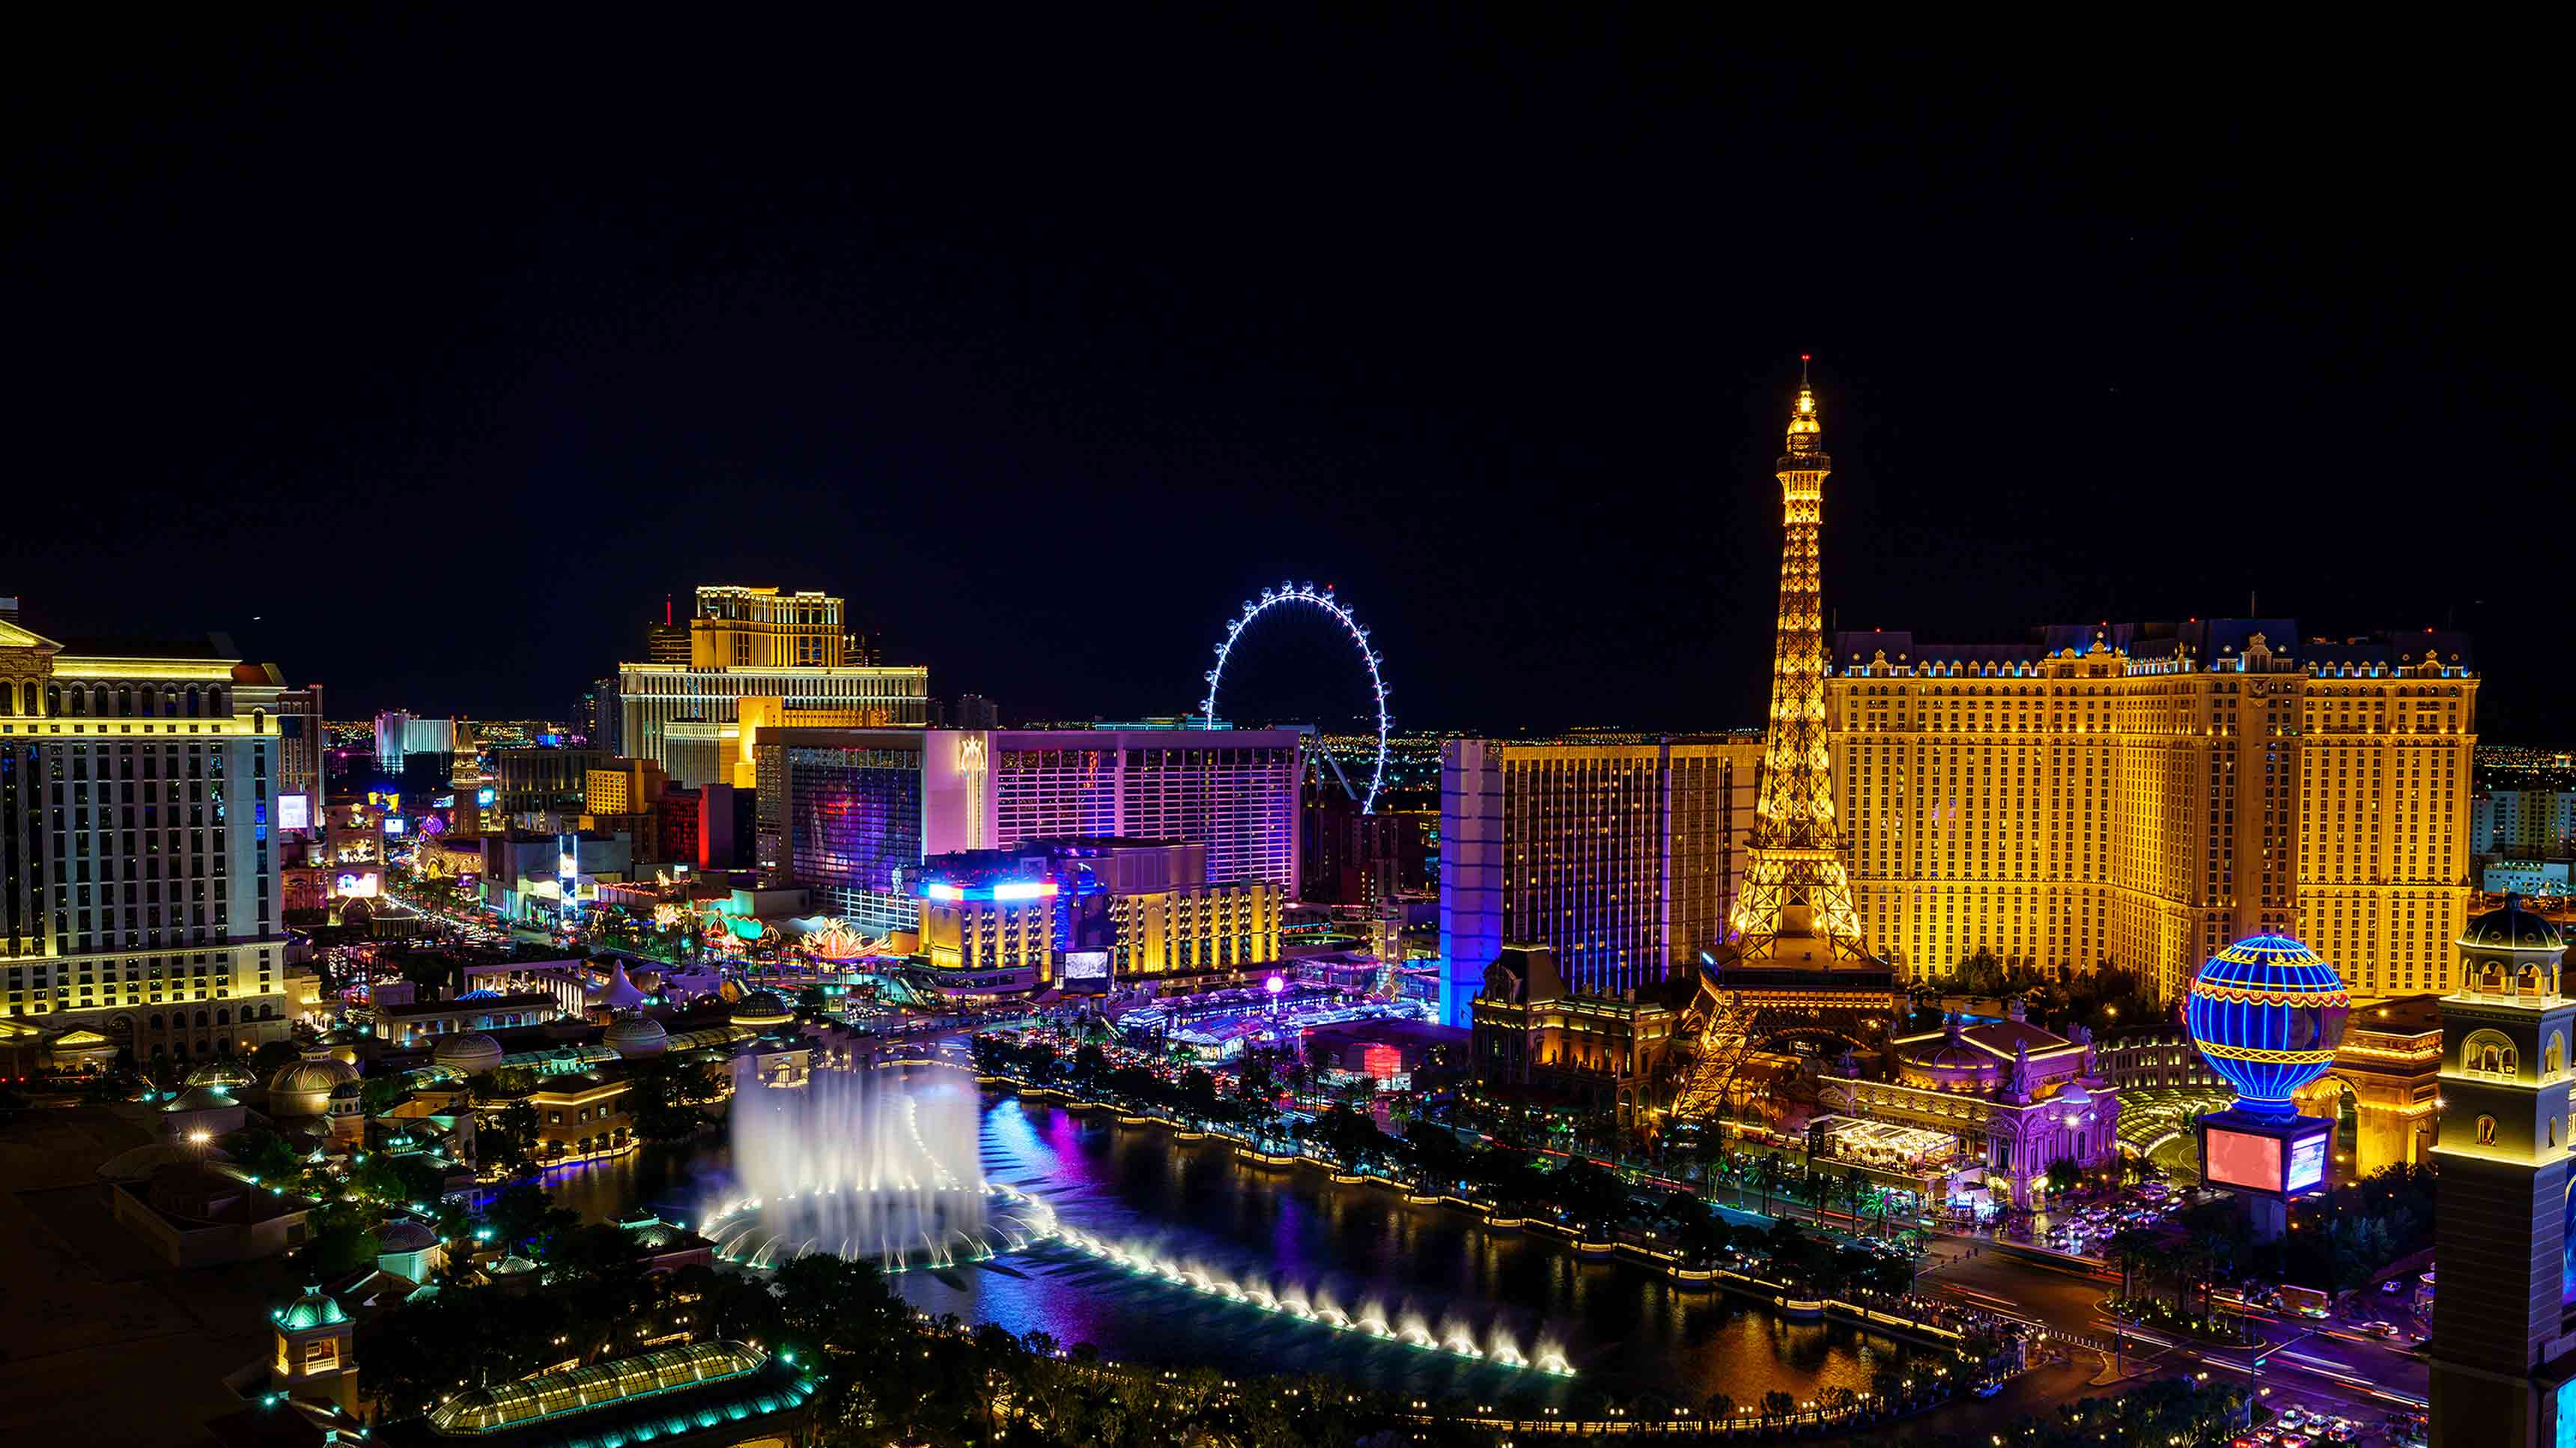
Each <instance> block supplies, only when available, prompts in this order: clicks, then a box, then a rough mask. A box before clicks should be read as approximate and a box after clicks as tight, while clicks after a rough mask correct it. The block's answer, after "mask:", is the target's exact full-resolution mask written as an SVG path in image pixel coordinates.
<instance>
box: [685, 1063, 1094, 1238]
mask: <svg viewBox="0 0 2576 1448" xmlns="http://www.w3.org/2000/svg"><path fill="white" fill-rule="evenodd" d="M975 1117H976V1101H975V1097H974V1094H973V1093H972V1092H970V1091H967V1090H964V1089H961V1088H959V1087H954V1086H929V1085H920V1086H910V1087H907V1086H903V1085H897V1084H892V1083H890V1082H889V1081H888V1080H887V1078H886V1077H884V1076H883V1075H881V1074H878V1073H864V1074H862V1073H850V1072H839V1071H826V1072H819V1073H817V1074H816V1075H815V1076H814V1078H813V1080H812V1081H811V1082H810V1083H809V1084H808V1085H806V1086H805V1087H804V1088H803V1089H801V1090H793V1091H745V1092H740V1093H738V1094H736V1096H735V1097H734V1108H733V1160H734V1169H735V1174H736V1182H735V1195H734V1196H733V1197H732V1198H731V1199H730V1200H726V1201H722V1202H718V1203H714V1204H712V1205H711V1206H710V1207H709V1208H708V1209H707V1212H706V1218H707V1220H706V1222H705V1224H704V1225H703V1226H702V1227H701V1228H700V1231H701V1232H703V1233H704V1235H705V1236H706V1237H707V1239H708V1240H710V1241H712V1242H714V1243H715V1244H716V1252H717V1255H719V1256H721V1257H723V1258H724V1259H725V1260H726V1261H728V1262H734V1263H738V1264H740V1265H742V1266H746V1267H780V1266H784V1265H786V1264H787V1263H789V1262H792V1261H794V1260H795V1259H796V1258H798V1257H802V1256H806V1255H808V1254H809V1253H817V1252H819V1253H824V1254H827V1255H830V1256H835V1257H847V1258H852V1259H856V1260H865V1261H871V1262H875V1263H876V1264H877V1265H878V1266H880V1267H882V1268H884V1269H885V1270H886V1271H888V1272H901V1271H905V1270H907V1269H910V1268H914V1267H948V1266H954V1265H956V1264H957V1263H960V1262H972V1261H981V1260H983V1259H985V1258H988V1257H994V1256H998V1255H1000V1254H1001V1253H1004V1252H1012V1251H1017V1250H1019V1249H1021V1248H1023V1247H1027V1246H1029V1245H1031V1244H1033V1243H1035V1242H1038V1241H1041V1240H1043V1239H1045V1238H1048V1237H1051V1236H1054V1235H1055V1234H1056V1231H1057V1227H1056V1222H1055V1214H1054V1213H1053V1212H1052V1211H1050V1210H1049V1209H1048V1207H1047V1206H1046V1204H1045V1203H1044V1202H1041V1201H1039V1200H1037V1199H1036V1198H1034V1197H1031V1196H1029V1195H1027V1194H1026V1193H1023V1192H1019V1191H1016V1190H1013V1189H1012V1188H1010V1187H1006V1186H1000V1185H997V1184H995V1183H990V1182H987V1181H985V1180H984V1178H983V1174H982V1172H980V1171H979V1170H977V1169H976V1168H975V1166H974V1165H973V1162H972V1160H971V1156H970V1159H969V1160H968V1161H966V1162H965V1163H964V1164H963V1165H960V1164H958V1163H955V1162H952V1161H950V1160H949V1159H948V1158H946V1157H944V1156H943V1155H942V1154H941V1152H940V1150H939V1149H938V1148H936V1147H934V1146H933V1145H932V1143H934V1142H936V1143H940V1144H941V1145H942V1146H945V1147H947V1148H949V1149H951V1150H962V1151H964V1152H965V1153H969V1154H971V1153H972V1152H973V1150H974V1143H975V1140H976V1120H975Z"/></svg>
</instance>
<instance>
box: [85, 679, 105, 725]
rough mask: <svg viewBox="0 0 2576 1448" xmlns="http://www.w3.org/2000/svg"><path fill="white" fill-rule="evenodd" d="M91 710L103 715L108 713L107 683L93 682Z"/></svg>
mask: <svg viewBox="0 0 2576 1448" xmlns="http://www.w3.org/2000/svg"><path fill="white" fill-rule="evenodd" d="M89 711H90V712H91V713H93V714H97V715H100V716H102V717H103V716H105V715H106V713H107V686H106V685H105V684H93V685H91V686H90V691H89Z"/></svg>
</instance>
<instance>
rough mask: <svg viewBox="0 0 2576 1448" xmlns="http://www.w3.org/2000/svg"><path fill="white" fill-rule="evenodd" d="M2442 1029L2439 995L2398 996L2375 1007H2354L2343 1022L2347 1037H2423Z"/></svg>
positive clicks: (2440, 999)
mask: <svg viewBox="0 0 2576 1448" xmlns="http://www.w3.org/2000/svg"><path fill="white" fill-rule="evenodd" d="M2440 1029H2442V998H2441V997H2440V996H2429V995H2414V996H2399V997H2398V998H2397V999H2395V1000H2385V1001H2381V1002H2379V1003H2378V1004H2376V1005H2370V1006H2356V1007H2354V1008H2353V1012H2352V1014H2351V1015H2350V1016H2348V1017H2346V1018H2345V1021H2344V1034H2345V1036H2346V1037H2347V1038H2349V1037H2351V1036H2353V1035H2354V1034H2357V1033H2360V1032H2364V1031H2367V1032H2370V1033H2371V1034H2374V1035H2382V1036H2422V1035H2428V1034H2431V1033H2432V1032H2435V1031H2438V1030H2440Z"/></svg>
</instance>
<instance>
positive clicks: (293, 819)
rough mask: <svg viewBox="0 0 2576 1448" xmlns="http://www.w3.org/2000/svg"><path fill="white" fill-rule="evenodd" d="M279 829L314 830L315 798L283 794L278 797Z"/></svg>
mask: <svg viewBox="0 0 2576 1448" xmlns="http://www.w3.org/2000/svg"><path fill="white" fill-rule="evenodd" d="M277 827H278V828H279V829H281V830H309V829H311V828H313V796H311V795H309V794H281V795H279V796H278V797H277Z"/></svg>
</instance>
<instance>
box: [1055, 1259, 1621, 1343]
mask: <svg viewBox="0 0 2576 1448" xmlns="http://www.w3.org/2000/svg"><path fill="white" fill-rule="evenodd" d="M1057 1235H1058V1236H1060V1237H1061V1238H1062V1239H1063V1240H1064V1242H1065V1244H1066V1245H1067V1246H1069V1247H1072V1248H1073V1249H1075V1250H1076V1251H1079V1252H1083V1253H1086V1254H1088V1255H1090V1256H1093V1257H1097V1258H1099V1259H1100V1260H1102V1261H1104V1262H1108V1263H1111V1264H1113V1265H1115V1266H1118V1267H1123V1268H1125V1269H1127V1270H1128V1271H1129V1272H1132V1273H1135V1274H1136V1275H1137V1276H1139V1277H1148V1278H1158V1279H1160V1280H1162V1281H1164V1282H1167V1283H1169V1284H1171V1285H1172V1286H1174V1287H1180V1288H1186V1289H1188V1290H1190V1291H1192V1292H1198V1293H1202V1294H1205V1295H1206V1296H1209V1297H1214V1298H1218V1299H1221V1300H1224V1301H1228V1302H1238V1303H1241V1304H1243V1305H1244V1306H1246V1307H1249V1308H1253V1309H1255V1310H1256V1311H1261V1312H1273V1313H1277V1314H1279V1315H1280V1316H1283V1317H1289V1318H1293V1319H1295V1320H1297V1321H1299V1322H1304V1323H1311V1324H1313V1325H1314V1326H1316V1327H1322V1328H1329V1329H1331V1330H1333V1331H1335V1332H1348V1333H1356V1334H1358V1335H1360V1336H1363V1337H1372V1338H1376V1339H1377V1340H1379V1341H1381V1342H1386V1343H1400V1344H1402V1345H1404V1346H1407V1347H1413V1348H1419V1349H1422V1350H1424V1351H1426V1352H1442V1353H1447V1354H1449V1355H1451V1356H1453V1357H1459V1358H1464V1359H1466V1360H1468V1361H1470V1362H1482V1363H1491V1364H1493V1365H1494V1366H1496V1367H1503V1368H1514V1369H1520V1370H1524V1371H1530V1372H1541V1373H1546V1374H1548V1375H1550V1376H1552V1377H1561V1378H1570V1377H1573V1376H1574V1364H1573V1363H1571V1362H1569V1361H1567V1360H1566V1356H1565V1353H1564V1352H1563V1351H1562V1350H1561V1349H1559V1348H1557V1347H1556V1346H1554V1345H1553V1344H1550V1343H1546V1342H1542V1343H1540V1344H1539V1346H1538V1348H1537V1350H1536V1351H1535V1352H1534V1353H1532V1354H1531V1355H1529V1356H1526V1357H1524V1356H1523V1355H1522V1354H1521V1350H1520V1346H1519V1344H1518V1343H1517V1342H1515V1341H1514V1340H1513V1338H1512V1335H1511V1333H1510V1332H1509V1331H1507V1330H1506V1329H1504V1328H1502V1327H1500V1326H1497V1327H1495V1328H1494V1329H1493V1331H1492V1332H1491V1333H1490V1334H1488V1337H1487V1341H1486V1342H1485V1343H1483V1344H1479V1343H1478V1342H1477V1341H1476V1338H1475V1334H1473V1333H1472V1332H1470V1331H1469V1330H1468V1329H1467V1327H1466V1326H1465V1324H1463V1323H1460V1322H1458V1321H1456V1320H1455V1319H1454V1318H1453V1319H1446V1320H1444V1321H1443V1322H1442V1323H1441V1325H1440V1328H1439V1330H1438V1331H1436V1332H1435V1331H1433V1329H1432V1328H1431V1326H1430V1324H1428V1323H1427V1322H1425V1321H1424V1320H1423V1319H1421V1318H1420V1317H1418V1316H1414V1315H1411V1314H1407V1315H1406V1316H1405V1317H1404V1319H1403V1320H1402V1322H1401V1324H1390V1323H1389V1322H1388V1321H1387V1317H1386V1314H1385V1312H1384V1311H1383V1310H1382V1309H1380V1308H1379V1307H1378V1305H1377V1304H1376V1303H1373V1302H1363V1303H1361V1304H1360V1305H1359V1306H1358V1307H1356V1308H1354V1309H1353V1310H1351V1311H1349V1312H1344V1311H1343V1310H1342V1309H1341V1308H1339V1307H1336V1306H1334V1305H1333V1304H1332V1303H1331V1302H1330V1301H1329V1300H1324V1299H1322V1298H1321V1297H1320V1294H1319V1295H1318V1298H1317V1299H1315V1300H1309V1299H1308V1297H1307V1296H1306V1295H1305V1294H1304V1293H1301V1292H1299V1291H1297V1290H1296V1289H1294V1288H1291V1287H1286V1286H1282V1287H1280V1288H1279V1290H1278V1291H1277V1292H1275V1293H1274V1292H1272V1291H1271V1290H1269V1289H1268V1288H1267V1287H1264V1286H1263V1285H1262V1284H1259V1283H1249V1284H1238V1283H1235V1282H1232V1281H1229V1280H1227V1279H1225V1278H1221V1277H1216V1276H1213V1275H1211V1274H1210V1273H1208V1272H1206V1271H1204V1270H1202V1269H1200V1268H1198V1267H1195V1266H1191V1265H1189V1264H1187V1263H1183V1262H1177V1261H1174V1260H1172V1259H1171V1258H1168V1257H1158V1256H1156V1255H1155V1254H1154V1252H1153V1250H1152V1249H1151V1248H1149V1247H1145V1246H1142V1245H1138V1244H1134V1243H1130V1244H1127V1245H1123V1246H1122V1245H1120V1244H1118V1243H1116V1242H1112V1241H1109V1240H1107V1239H1106V1238H1102V1237H1095V1236H1093V1235H1091V1234H1090V1233H1088V1232H1083V1231H1078V1230H1075V1229H1073V1228H1070V1227H1067V1228H1062V1229H1059V1230H1058V1232H1057Z"/></svg>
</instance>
